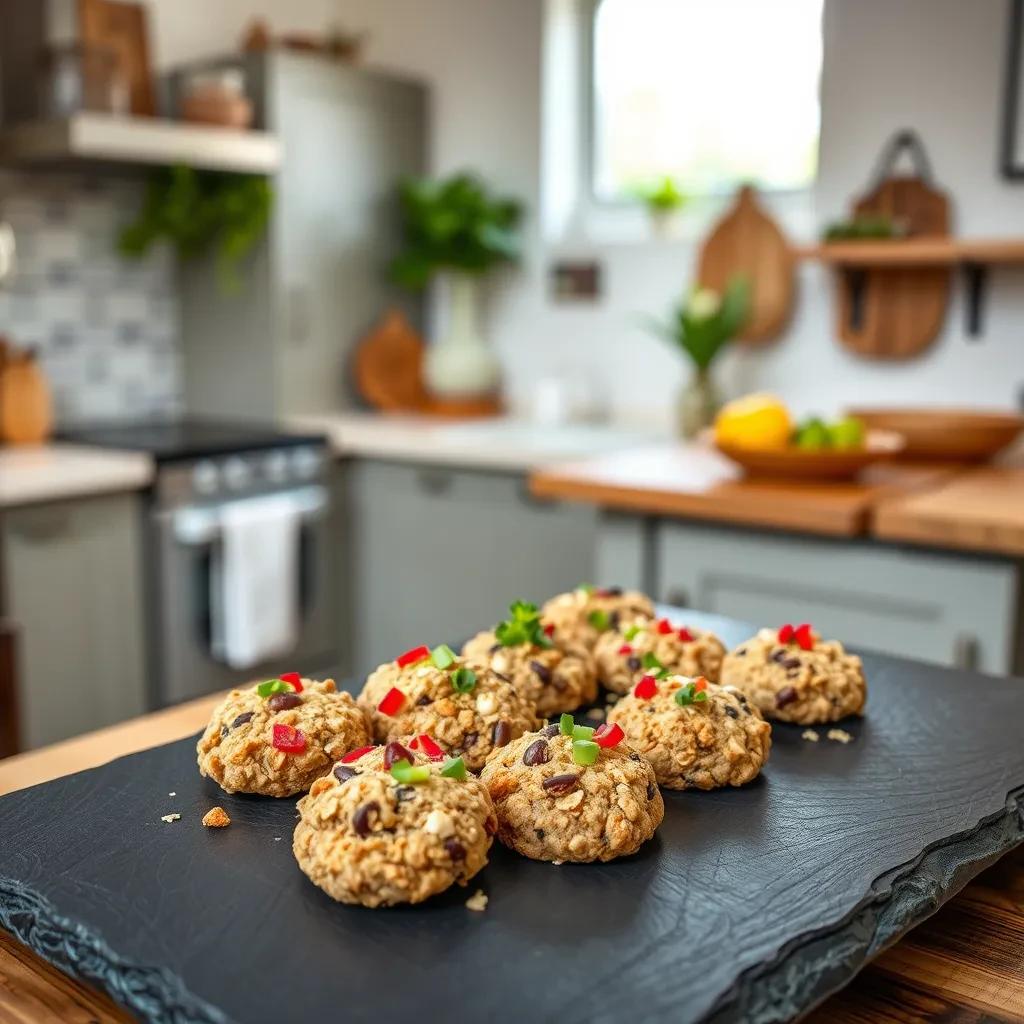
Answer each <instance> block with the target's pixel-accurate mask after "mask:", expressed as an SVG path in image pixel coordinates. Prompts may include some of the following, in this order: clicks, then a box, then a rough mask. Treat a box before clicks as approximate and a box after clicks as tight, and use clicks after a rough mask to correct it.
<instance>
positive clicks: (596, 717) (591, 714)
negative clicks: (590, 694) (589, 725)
mask: <svg viewBox="0 0 1024 1024" xmlns="http://www.w3.org/2000/svg"><path fill="white" fill-rule="evenodd" d="M586 717H587V718H589V719H591V721H594V722H600V721H601V719H603V718H604V708H591V709H590V710H589V711H588V712H587V716H586Z"/></svg>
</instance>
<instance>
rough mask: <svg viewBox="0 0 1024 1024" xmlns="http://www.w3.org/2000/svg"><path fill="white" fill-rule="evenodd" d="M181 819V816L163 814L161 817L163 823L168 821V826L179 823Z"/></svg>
mask: <svg viewBox="0 0 1024 1024" xmlns="http://www.w3.org/2000/svg"><path fill="white" fill-rule="evenodd" d="M180 818H181V815H180V814H162V815H160V820H161V821H166V822H167V823H168V824H170V822H172V821H178V820H179V819H180Z"/></svg>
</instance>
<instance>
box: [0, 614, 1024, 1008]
mask: <svg viewBox="0 0 1024 1024" xmlns="http://www.w3.org/2000/svg"><path fill="white" fill-rule="evenodd" d="M664 611H665V612H666V613H669V610H668V609H665V610H664ZM670 614H671V616H672V617H673V618H676V619H678V621H686V622H688V623H692V624H694V625H696V626H699V627H703V628H709V629H712V630H713V631H714V632H715V633H716V634H718V635H719V636H720V637H721V638H722V640H723V641H724V642H725V643H726V645H727V646H729V647H732V646H733V645H735V644H738V643H741V642H742V641H743V640H745V639H746V638H747V637H749V636H750V634H751V630H752V627H751V626H749V625H745V624H742V623H738V622H734V621H731V620H727V619H722V618H719V617H717V616H706V615H699V614H691V613H689V612H685V613H684V612H682V611H673V612H671V613H670ZM467 626H469V624H467ZM451 639H455V638H451ZM864 668H865V673H866V675H867V677H868V680H869V688H870V693H871V696H870V700H869V703H868V709H869V710H868V717H867V718H865V719H863V720H855V721H848V722H844V723H843V727H844V728H845V729H846V730H847V732H848V733H849V734H850V737H851V742H849V743H846V744H844V743H838V742H834V741H830V740H828V739H827V738H826V737H825V735H824V733H825V730H824V729H822V730H816V731H818V732H820V733H821V734H822V735H821V739H820V741H819V742H817V743H809V742H808V741H807V740H805V739H804V738H803V737H802V733H803V731H804V730H803V727H802V726H794V725H786V724H776V725H775V726H774V727H773V742H772V751H771V758H770V760H769V762H768V764H767V765H766V768H765V771H764V775H763V777H762V778H760V779H758V780H757V781H756V782H754V783H753V784H751V785H749V786H744V787H742V788H739V789H731V788H727V789H725V790H720V791H715V792H709V793H701V792H682V793H680V792H666V793H665V803H666V813H665V820H664V822H663V824H662V825H661V827H660V828H659V830H658V833H657V836H656V837H655V839H654V840H653V841H652V842H650V843H648V844H647V845H646V846H644V847H643V849H642V850H641V851H640V852H639V853H638V854H637V855H636V856H634V857H629V858H625V859H623V860H621V861H615V862H612V863H609V864H586V865H571V864H567V865H563V866H561V867H556V866H553V865H550V864H542V863H538V862H534V861H529V860H526V859H524V858H521V857H518V856H515V855H514V854H512V853H511V852H509V851H508V850H506V849H504V848H502V847H500V846H498V845H497V844H495V846H494V847H493V848H492V850H491V853H490V863H489V864H488V866H487V868H486V869H485V870H484V871H483V872H482V873H481V874H480V875H479V876H478V877H477V878H475V879H474V880H473V881H472V882H471V883H470V887H469V889H468V890H460V889H455V890H452V891H449V892H448V893H445V894H443V895H441V896H439V897H436V898H434V899H432V900H430V901H428V902H427V903H425V904H423V905H421V906H416V907H408V906H400V907H393V908H390V909H387V910H378V911H368V910H364V909H362V908H359V907H348V906H342V905H340V904H337V903H334V902H333V901H331V900H330V899H328V898H327V896H326V895H325V894H324V893H322V892H321V891H320V890H318V889H316V888H315V887H314V886H313V885H312V884H311V883H310V882H309V881H308V880H307V879H306V878H305V877H304V876H303V875H302V874H301V873H300V872H299V870H298V868H297V867H296V864H295V860H294V857H293V855H292V852H291V834H292V831H293V829H294V827H295V801H294V800H293V799H289V800H273V799H264V798H259V797H247V796H244V795H234V796H229V795H227V794H224V793H223V792H221V791H220V790H219V789H218V788H217V786H216V785H215V784H214V783H213V782H211V781H210V780H209V779H203V778H201V777H200V776H199V774H198V771H197V769H196V764H195V741H194V738H193V739H185V740H181V741H179V742H177V743H173V744H170V745H168V746H164V747H158V748H156V749H153V750H148V751H146V752H144V753H141V754H135V755H132V756H130V757H127V758H122V759H120V760H118V761H114V762H112V763H110V764H107V765H104V766H103V767H101V768H96V769H93V770H91V771H87V772H83V773H80V774H77V775H71V776H67V777H65V778H62V779H58V780H56V781H54V782H50V783H46V784H44V785H42V786H38V787H34V788H32V789H28V790H22V791H20V792H18V793H13V794H11V795H9V796H5V797H3V798H0V835H4V836H16V837H17V841H16V842H9V843H3V844H0V927H2V928H5V929H7V930H8V931H10V932H11V933H12V934H13V935H14V936H15V937H16V938H18V939H19V940H20V941H22V942H24V943H25V944H26V945H29V946H30V947H32V948H33V949H35V950H36V951H37V952H40V953H42V955H44V956H45V957H47V958H49V959H50V960H51V961H53V962H54V963H55V964H56V965H57V966H58V967H60V968H61V969H62V970H65V971H69V972H72V973H78V974H79V975H80V976H82V977H84V978H85V979H87V980H89V981H92V982H93V983H94V984H97V985H98V986H100V987H101V988H103V989H105V990H106V991H108V992H111V993H113V994H114V995H115V996H116V997H117V998H118V999H119V1000H120V1001H121V1002H123V1003H124V1004H125V1005H127V1006H128V1007H130V1008H132V1009H133V1010H135V1012H136V1013H138V1014H139V1015H140V1016H141V1017H142V1018H144V1019H154V1018H158V1019H162V1020H163V1019H166V1020H171V1019H174V1020H189V1021H192V1022H196V1024H198V1022H206V1024H214V1022H216V1024H222V1022H224V1021H225V1020H237V1021H246V1022H248V1024H263V1022H266V1024H280V1022H282V1021H287V1020H292V1019H294V1018H295V1007H296V1005H297V1004H296V993H301V1006H302V1015H303V1016H304V1017H308V1018H310V1019H317V1020H333V1019H336V1018H337V1017H338V1007H339V1006H341V1007H343V1008H344V1017H345V1019H346V1020H353V1021H363V1020H366V1021H370V1020H374V1021H385V1020H387V1021H391V1020H403V1021H406V1020H412V1019H420V1018H424V1017H425V1018H426V1019H433V1018H431V1017H430V1013H431V1009H432V1008H434V1007H456V1008H458V1007H468V1005H469V1004H467V1002H466V1001H467V998H469V999H470V1001H471V1003H472V1007H471V1009H469V1010H468V1012H466V1013H464V1014H462V1016H464V1017H466V1019H469V1020H478V1019H490V1020H493V1021H496V1022H497V1021H536V1020H558V1021H561V1022H564V1024H583V1022H587V1021H593V1020H595V1019H599V1020H602V1021H604V1020H621V1019H624V1018H628V1016H629V1015H630V1013H631V1012H633V1013H634V1015H635V1009H636V1007H637V1005H640V1002H641V1000H642V1004H643V1006H644V1014H643V1018H644V1019H647V1020H679V1021H696V1020H704V1019H708V1018H712V1019H714V1020H715V1021H716V1022H718V1024H724V1022H732V1021H736V1022H738V1021H750V1020H789V1019H793V1018H796V1017H798V1016H800V1015H801V1014H802V1013H804V1012H806V1011H807V1010H808V1009H809V1008H810V1007H811V1006H813V1005H814V1004H815V1003H816V1002H817V1001H818V1000H819V999H821V998H822V997H823V996H824V995H826V994H827V993H828V992H830V991H833V990H834V989H836V988H838V987H839V986H841V985H843V984H845V983H846V982H847V981H849V980H850V978H852V977H853V975H854V974H855V973H856V972H857V971H858V970H859V969H860V968H861V967H862V966H863V964H864V963H865V961H866V960H867V959H868V958H870V957H872V956H874V955H875V954H876V953H877V952H878V950H879V949H880V948H881V947H882V946H884V945H888V944H890V943H891V942H892V941H893V940H894V939H896V938H897V937H898V936H899V935H901V934H902V933H903V932H905V931H906V930H907V929H908V928H910V927H912V926H913V925H915V924H916V923H917V922H919V921H920V920H921V919H922V918H924V917H926V916H928V915H930V914H931V913H933V912H934V911H935V910H936V909H937V907H938V906H939V905H941V904H942V903H944V902H945V901H946V900H947V899H948V898H949V897H950V896H952V895H954V894H955V893H956V892H957V891H959V889H960V888H961V887H962V886H963V885H964V883H965V882H966V881H967V880H968V879H969V878H970V877H972V876H973V875H974V874H976V873H978V872H979V871H980V870H981V869H982V868H983V867H985V866H986V865H987V864H989V863H991V862H992V860H993V859H995V858H996V857H997V856H999V855H1000V854H1001V853H1003V852H1005V851H1006V850H1007V849H1009V848H1011V847H1013V846H1014V845H1016V844H1017V843H1019V842H1020V840H1021V838H1022V832H1024V825H1022V821H1024V819H1022V818H1021V816H1020V813H1021V811H1020V802H1021V792H1022V789H1024V748H1022V747H1021V744H1020V742H1019V724H1018V723H1019V722H1020V718H1021V715H1022V714H1024V690H1022V689H1021V685H1020V681H1019V680H1015V679H997V678H992V677H987V676H981V675H976V674H971V673H965V672H954V671H950V670H947V669H942V668H939V667H937V666H933V665H928V666H925V665H920V664H917V663H914V662H908V661H902V660H900V659H895V658H885V657H881V656H878V655H866V656H865V657H864ZM964 694H970V695H971V699H964ZM872 709H873V710H872ZM171 792H173V793H174V794H175V795H174V797H170V796H168V794H169V793H171ZM214 804H220V805H222V806H223V807H224V808H225V809H226V810H227V811H228V814H229V815H230V817H231V819H232V824H231V825H230V827H228V828H226V829H222V830H218V831H214V830H211V829H205V828H203V826H202V825H201V824H200V819H201V818H202V815H203V814H204V813H205V812H206V811H208V810H209V809H210V807H212V806H213V805H214ZM169 812H176V813H179V814H180V815H181V818H180V820H178V821H174V822H170V823H165V822H162V821H161V820H160V819H161V815H164V814H168V813H169ZM896 825H898V827H895V826H896ZM837 879H839V880H841V884H837V881H836V880H837ZM476 888H480V889H483V890H484V891H485V892H486V893H487V895H488V897H489V903H488V905H487V909H486V911H485V912H483V913H473V912H472V911H470V910H468V909H467V908H466V906H465V900H466V898H467V896H469V895H471V893H472V892H473V891H475V889H476ZM211 922H212V923H211ZM694 951H698V952H694ZM581 952H582V954H583V955H581ZM681 964H682V965H683V967H682V968H681V967H680V965H681ZM595 965H599V969H598V967H596V966H595ZM467 978H480V979H484V981H485V982H486V983H485V984H481V985H478V986H475V987H472V991H471V992H469V990H468V989H467V982H466V979H467ZM581 992H586V993H587V998H586V999H584V1000H581V998H580V993H581ZM467 993H469V994H468V995H467ZM595 1007H596V1008H597V1011H596V1012H595ZM424 1008H426V1010H427V1012H426V1014H424ZM456 1016H458V1014H456Z"/></svg>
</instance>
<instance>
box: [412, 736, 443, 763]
mask: <svg viewBox="0 0 1024 1024" xmlns="http://www.w3.org/2000/svg"><path fill="white" fill-rule="evenodd" d="M417 743H418V744H419V749H420V750H422V751H423V753H424V754H426V755H427V757H429V758H430V760H431V761H443V760H444V759H445V757H447V755H446V754H445V752H444V751H443V750H442V749H441V748H440V747H439V746H438V745H437V744H436V743H435V742H434V741H433V739H431V737H429V736H428V735H427V734H426V733H423V734H422V735H421V736H417V737H416V739H414V740H413V741H412V743H411V744H409V745H410V746H411V747H412V748H413V750H415V749H416V744H417Z"/></svg>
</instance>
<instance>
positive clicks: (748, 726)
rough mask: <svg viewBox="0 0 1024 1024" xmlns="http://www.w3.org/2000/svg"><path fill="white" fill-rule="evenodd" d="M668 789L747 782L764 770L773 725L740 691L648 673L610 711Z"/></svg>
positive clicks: (612, 719)
mask: <svg viewBox="0 0 1024 1024" xmlns="http://www.w3.org/2000/svg"><path fill="white" fill-rule="evenodd" d="M608 723H609V725H618V726H620V727H621V728H622V730H623V732H624V733H625V735H626V742H627V743H629V744H630V746H632V747H633V748H634V749H636V750H637V751H639V752H640V753H641V754H642V755H643V756H644V757H646V758H647V759H648V760H649V761H650V762H651V764H652V765H653V766H654V771H655V774H656V776H657V779H658V783H659V785H662V786H664V787H665V788H666V789H716V788H717V787H719V786H742V785H744V783H747V782H750V780H751V779H753V778H755V777H756V776H757V775H758V773H759V772H760V771H761V767H762V765H763V764H764V762H765V761H766V760H767V758H768V751H769V750H770V749H771V731H772V730H771V726H770V725H769V724H768V723H767V722H766V721H765V720H764V719H763V718H762V717H761V713H760V712H759V711H758V710H757V709H756V708H755V707H753V706H751V704H750V703H749V702H748V700H747V698H746V697H744V696H743V694H742V693H740V692H739V691H738V690H734V689H731V688H729V687H724V686H718V685H716V684H715V683H709V682H708V681H707V680H706V679H703V678H701V677H697V678H695V679H691V678H687V677H686V676H679V675H674V676H668V677H666V678H663V679H654V678H653V677H651V676H647V677H646V678H644V679H643V680H642V681H641V682H639V683H638V684H637V685H636V686H635V687H634V689H633V691H632V692H631V693H630V694H629V695H628V696H626V697H623V698H622V699H621V700H619V701H617V702H616V704H615V706H614V707H613V708H612V709H611V711H609V712H608Z"/></svg>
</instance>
